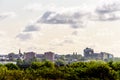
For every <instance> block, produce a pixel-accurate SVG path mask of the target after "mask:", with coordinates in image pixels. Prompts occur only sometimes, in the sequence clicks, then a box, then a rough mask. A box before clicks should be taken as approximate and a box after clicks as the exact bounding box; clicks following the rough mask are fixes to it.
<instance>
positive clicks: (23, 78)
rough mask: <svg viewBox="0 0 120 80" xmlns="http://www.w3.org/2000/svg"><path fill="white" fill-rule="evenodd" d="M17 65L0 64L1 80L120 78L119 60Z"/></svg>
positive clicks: (45, 62) (99, 79)
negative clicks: (56, 64)
mask: <svg viewBox="0 0 120 80" xmlns="http://www.w3.org/2000/svg"><path fill="white" fill-rule="evenodd" d="M23 64H24V62H23V63H22V66H23ZM17 65H18V64H17ZM17 65H15V64H12V63H9V64H5V65H0V80H120V68H119V66H120V63H118V62H117V63H116V62H107V63H106V62H103V61H90V62H74V63H71V64H67V65H64V66H55V63H52V62H50V61H44V62H33V63H32V64H30V66H27V67H26V68H24V67H20V66H19V67H18V66H17ZM19 65H21V64H19ZM24 66H25V64H24ZM19 68H21V69H19Z"/></svg>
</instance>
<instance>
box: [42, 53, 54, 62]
mask: <svg viewBox="0 0 120 80" xmlns="http://www.w3.org/2000/svg"><path fill="white" fill-rule="evenodd" d="M54 56H55V54H54V53H53V52H45V53H44V57H45V59H47V60H49V61H52V62H54Z"/></svg>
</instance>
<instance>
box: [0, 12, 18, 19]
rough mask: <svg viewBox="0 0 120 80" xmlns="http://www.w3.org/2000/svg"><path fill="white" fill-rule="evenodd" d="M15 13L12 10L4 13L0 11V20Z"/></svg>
mask: <svg viewBox="0 0 120 80" xmlns="http://www.w3.org/2000/svg"><path fill="white" fill-rule="evenodd" d="M14 16H16V14H15V13H14V12H5V13H0V20H3V19H6V18H9V17H14Z"/></svg>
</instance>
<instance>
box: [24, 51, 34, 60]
mask: <svg viewBox="0 0 120 80" xmlns="http://www.w3.org/2000/svg"><path fill="white" fill-rule="evenodd" d="M35 57H36V53H35V52H26V53H24V60H25V61H26V62H28V61H32V60H33V59H35Z"/></svg>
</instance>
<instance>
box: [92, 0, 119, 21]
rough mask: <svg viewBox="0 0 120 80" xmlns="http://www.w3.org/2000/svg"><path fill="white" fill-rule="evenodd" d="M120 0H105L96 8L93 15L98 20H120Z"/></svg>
mask: <svg viewBox="0 0 120 80" xmlns="http://www.w3.org/2000/svg"><path fill="white" fill-rule="evenodd" d="M119 14H120V1H119V0H103V1H102V2H101V3H99V4H98V6H97V7H96V9H95V13H94V14H93V16H92V17H91V18H92V19H93V20H98V21H116V20H120V15H119Z"/></svg>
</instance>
